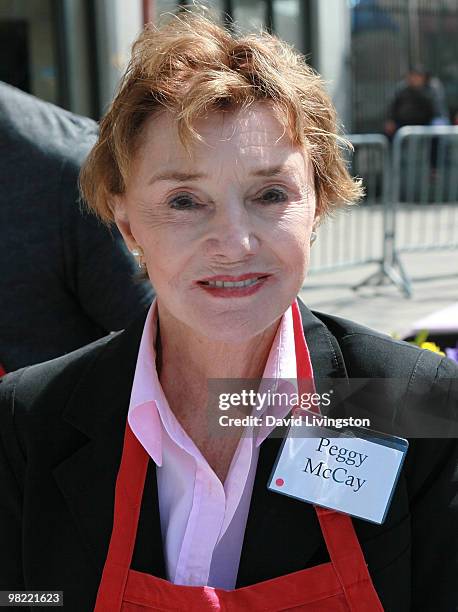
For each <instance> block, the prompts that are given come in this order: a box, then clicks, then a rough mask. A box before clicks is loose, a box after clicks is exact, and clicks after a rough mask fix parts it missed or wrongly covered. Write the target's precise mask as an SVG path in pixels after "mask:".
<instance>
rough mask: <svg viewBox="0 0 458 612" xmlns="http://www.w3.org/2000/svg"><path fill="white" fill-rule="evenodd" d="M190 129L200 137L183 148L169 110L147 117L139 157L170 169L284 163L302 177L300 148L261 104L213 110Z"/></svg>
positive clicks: (304, 161)
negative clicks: (182, 166)
mask: <svg viewBox="0 0 458 612" xmlns="http://www.w3.org/2000/svg"><path fill="white" fill-rule="evenodd" d="M193 128H194V129H195V131H196V132H197V134H198V135H199V139H198V140H197V139H196V140H194V141H192V142H191V144H190V145H189V146H188V147H185V145H184V144H183V143H182V142H181V140H180V135H179V132H178V124H177V116H176V115H174V114H173V113H171V112H170V111H162V112H161V113H160V114H158V115H156V116H153V117H150V118H149V119H148V120H147V122H146V123H145V125H144V127H143V133H142V135H141V144H140V148H139V153H140V156H141V157H142V158H143V160H145V159H148V160H150V161H151V160H155V162H157V163H159V164H163V165H167V166H169V165H170V164H172V163H173V164H174V165H176V164H178V163H181V164H183V165H186V166H188V165H189V166H196V165H197V166H199V165H212V164H215V163H217V162H218V160H219V161H220V162H221V161H223V162H224V163H225V164H228V165H232V166H234V165H236V166H245V165H247V166H250V165H252V164H255V163H256V165H258V166H259V165H260V164H266V165H269V166H273V165H280V164H285V163H286V164H287V165H288V166H290V167H291V169H292V170H295V171H296V172H303V173H306V174H307V175H308V174H309V171H310V163H309V155H308V153H307V150H306V148H305V147H304V146H299V145H296V144H294V143H293V142H292V139H291V137H290V135H289V133H288V131H287V130H286V129H285V127H284V126H283V125H282V124H281V122H280V121H279V120H278V119H277V117H276V115H275V113H274V111H273V110H272V109H271V108H270V106H269V105H268V104H266V103H256V104H253V105H251V106H250V107H248V108H244V109H241V110H224V111H219V110H217V111H213V112H211V113H208V114H207V115H206V116H205V117H202V118H200V119H198V120H196V121H195V122H194V124H193Z"/></svg>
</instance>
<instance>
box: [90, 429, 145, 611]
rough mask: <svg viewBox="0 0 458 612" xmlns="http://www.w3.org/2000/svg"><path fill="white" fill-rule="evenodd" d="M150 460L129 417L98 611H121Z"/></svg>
mask: <svg viewBox="0 0 458 612" xmlns="http://www.w3.org/2000/svg"><path fill="white" fill-rule="evenodd" d="M148 459H149V456H148V453H147V452H146V451H145V449H144V448H143V446H142V445H141V444H140V442H139V441H138V439H137V437H136V436H135V434H134V433H133V431H132V429H131V428H130V425H129V422H128V421H127V420H126V430H125V434H124V447H123V452H122V459H121V465H120V467H119V472H118V477H117V479H116V488H115V503H114V520H113V530H112V534H111V539H110V545H109V548H108V555H107V558H106V561H105V566H104V568H103V573H102V579H101V581H100V585H99V590H98V593H97V600H96V604H95V608H94V612H113V610H121V605H122V599H123V595H124V589H125V586H126V582H127V577H128V574H129V569H130V564H131V561H132V555H133V551H134V546H135V540H136V535H137V525H138V519H139V515H140V508H141V503H142V497H143V489H144V485H145V478H146V471H147V467H148Z"/></svg>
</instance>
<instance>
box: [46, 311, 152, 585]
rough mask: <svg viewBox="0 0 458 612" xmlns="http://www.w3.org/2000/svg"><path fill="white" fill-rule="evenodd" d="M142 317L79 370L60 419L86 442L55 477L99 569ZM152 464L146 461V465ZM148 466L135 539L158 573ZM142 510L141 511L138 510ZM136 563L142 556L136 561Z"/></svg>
mask: <svg viewBox="0 0 458 612" xmlns="http://www.w3.org/2000/svg"><path fill="white" fill-rule="evenodd" d="M144 322H145V316H143V317H142V318H141V319H139V320H138V321H136V323H135V324H134V325H132V326H131V327H130V328H129V329H128V330H126V331H125V332H122V333H120V334H118V335H117V337H115V338H113V339H110V340H109V341H108V342H107V343H106V345H105V347H104V348H103V349H102V350H101V352H100V354H99V356H98V358H97V359H96V361H95V363H93V364H90V367H88V368H87V370H86V371H85V372H84V373H83V375H82V377H81V378H80V381H79V383H78V385H77V387H76V388H75V391H74V392H73V394H72V396H71V399H70V400H69V402H68V404H67V406H66V407H65V409H64V411H63V414H62V418H63V419H64V420H65V421H66V422H67V423H70V424H71V425H72V426H73V427H75V428H76V429H78V430H79V431H81V432H83V433H84V434H85V435H86V436H87V437H88V438H89V440H88V442H87V443H86V444H84V445H83V446H81V447H80V448H78V449H77V450H76V451H75V452H74V453H73V454H71V455H70V456H68V457H67V458H66V459H65V460H64V461H62V463H60V464H59V465H57V467H56V468H54V471H53V472H54V477H55V479H56V482H57V485H58V487H59V488H60V490H61V492H62V494H63V496H64V498H65V500H66V502H67V505H68V507H69V510H70V512H71V514H72V516H73V518H74V520H75V521H76V523H77V525H78V528H79V532H80V535H81V541H82V543H83V545H84V546H85V548H86V549H87V551H88V554H89V555H88V557H89V559H90V560H91V561H92V562H93V564H94V565H95V567H96V568H97V570H98V571H99V572H100V573H101V572H102V570H103V566H104V563H105V559H106V555H107V552H108V545H109V542H110V537H111V530H112V527H113V507H114V492H115V484H116V477H117V473H118V469H119V465H120V462H121V456H122V447H123V440H124V431H125V425H126V419H127V412H128V407H129V401H130V393H131V388H132V382H133V377H134V372H135V366H136V361H137V353H138V348H139V344H140V338H141V334H142V331H143V326H144ZM151 463H152V462H151V461H150V464H151ZM152 467H153V468H154V465H153V466H151V465H150V466H149V469H148V477H147V483H145V494H144V496H143V503H142V508H143V507H144V506H147V507H148V508H151V507H153V508H154V510H155V512H152V513H150V514H149V519H150V520H149V521H148V520H144V517H143V518H142V519H141V520H140V522H139V530H140V527H141V528H142V529H146V530H149V533H147V534H142V536H141V538H139V540H141V541H144V540H146V541H149V544H150V546H151V544H153V545H154V543H156V544H158V545H157V546H155V549H156V550H155V558H156V567H155V568H154V569H155V570H156V572H158V573H156V575H160V576H161V575H163V573H164V570H163V555H162V542H161V535H160V521H159V512H158V507H159V506H158V504H157V486H156V480H155V479H156V470H155V469H152ZM142 514H143V513H142ZM140 564H141V559H140Z"/></svg>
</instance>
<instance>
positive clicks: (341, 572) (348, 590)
mask: <svg viewBox="0 0 458 612" xmlns="http://www.w3.org/2000/svg"><path fill="white" fill-rule="evenodd" d="M314 508H315V510H316V513H317V515H318V520H319V522H320V526H321V531H322V533H323V536H324V539H325V542H326V546H327V548H328V552H329V556H330V558H331V561H332V563H333V566H334V569H335V571H336V574H337V577H338V578H339V581H340V584H341V585H342V590H343V591H344V593H345V595H346V597H347V601H348V604H349V606H350V610H355V611H356V610H358V611H359V610H368V611H369V610H370V611H371V612H383V606H382V604H381V602H380V599H379V596H378V594H377V592H376V590H375V588H374V585H373V584H372V578H371V576H370V574H369V570H368V567H367V564H366V560H365V559H364V555H363V551H362V550H361V546H360V543H359V541H358V538H357V536H356V532H355V528H354V526H353V522H352V519H351V517H350V516H349V515H348V514H343V513H342V512H336V511H335V510H329V509H327V508H320V507H318V506H314Z"/></svg>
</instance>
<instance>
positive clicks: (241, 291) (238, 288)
mask: <svg viewBox="0 0 458 612" xmlns="http://www.w3.org/2000/svg"><path fill="white" fill-rule="evenodd" d="M269 277H270V274H261V273H259V274H256V273H255V274H243V275H241V276H237V277H230V276H221V275H220V276H214V277H212V278H206V279H203V280H200V281H197V284H198V285H199V286H200V287H201V288H202V289H204V291H206V292H207V293H209V294H210V295H213V296H214V297H244V296H248V295H253V294H254V293H256V292H257V291H258V290H259V289H260V288H261V287H262V286H263V285H264V284H265V282H266V280H267V279H268V278H269Z"/></svg>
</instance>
